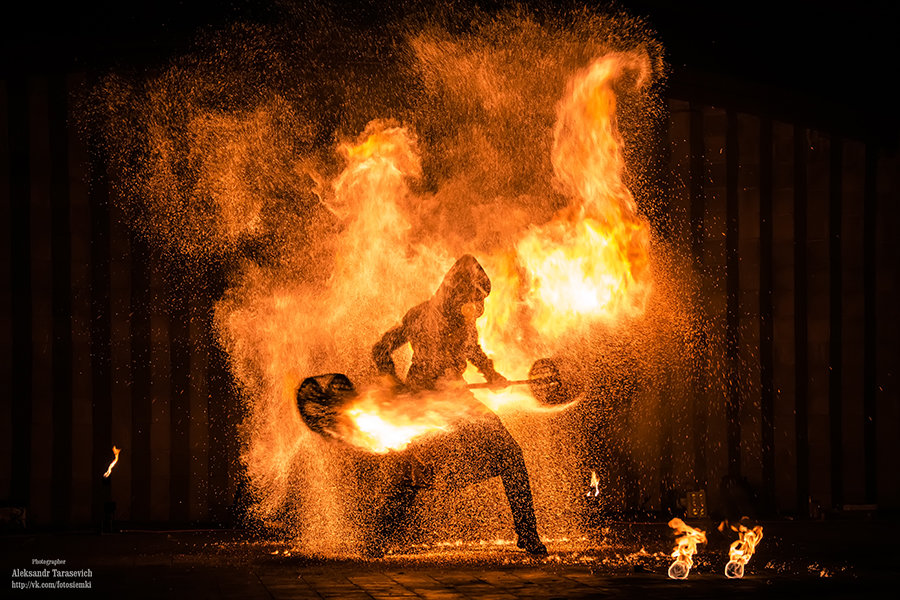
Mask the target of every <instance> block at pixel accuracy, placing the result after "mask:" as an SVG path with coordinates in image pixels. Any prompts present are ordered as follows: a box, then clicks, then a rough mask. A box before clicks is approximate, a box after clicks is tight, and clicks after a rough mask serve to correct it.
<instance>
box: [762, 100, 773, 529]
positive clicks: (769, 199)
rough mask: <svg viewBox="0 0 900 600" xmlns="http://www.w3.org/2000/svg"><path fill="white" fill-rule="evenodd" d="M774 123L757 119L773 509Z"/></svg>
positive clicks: (766, 428) (768, 484) (769, 504)
mask: <svg viewBox="0 0 900 600" xmlns="http://www.w3.org/2000/svg"><path fill="white" fill-rule="evenodd" d="M773 147H774V140H773V126H772V120H771V119H770V118H768V117H763V118H761V119H760V123H759V221H758V227H759V296H758V298H759V319H758V323H759V432H760V437H759V442H760V463H761V464H760V466H761V469H762V492H761V498H762V501H763V507H762V508H763V510H764V511H765V513H767V514H773V513H774V510H775V430H774V426H775V406H774V402H775V389H774V370H775V368H774V362H775V361H774V358H773V347H772V343H773V339H774V308H773V304H774V283H773V280H774V277H773V273H772V269H773V260H772V257H773V252H774V245H775V244H774V235H773V225H772V215H773V213H774V211H773V208H772V204H773V199H774V181H773V170H774V154H773V149H774V148H773Z"/></svg>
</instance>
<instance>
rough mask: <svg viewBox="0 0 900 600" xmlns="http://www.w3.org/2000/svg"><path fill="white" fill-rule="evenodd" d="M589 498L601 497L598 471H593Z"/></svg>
mask: <svg viewBox="0 0 900 600" xmlns="http://www.w3.org/2000/svg"><path fill="white" fill-rule="evenodd" d="M587 495H588V496H599V495H600V479H599V478H598V477H597V471H591V491H589V492H588V493H587Z"/></svg>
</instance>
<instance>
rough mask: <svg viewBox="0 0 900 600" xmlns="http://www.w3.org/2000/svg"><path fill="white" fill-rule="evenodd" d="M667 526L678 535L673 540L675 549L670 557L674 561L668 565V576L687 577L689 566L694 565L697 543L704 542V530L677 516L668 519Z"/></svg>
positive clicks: (689, 570) (674, 577)
mask: <svg viewBox="0 0 900 600" xmlns="http://www.w3.org/2000/svg"><path fill="white" fill-rule="evenodd" d="M669 527H671V528H672V529H674V530H675V534H676V535H678V536H679V537H678V538H677V539H676V540H675V550H673V551H672V558H674V559H675V561H674V562H673V563H672V564H671V565H670V566H669V577H671V578H672V579H687V576H688V574H689V573H690V572H691V567H692V566H694V554H696V552H697V544H705V543H706V532H704V531H703V530H701V529H694V528H693V527H691V526H690V525H688V524H686V523H685V522H684V521H682V520H681V519H679V518H677V517H676V518H674V519H672V520H671V521H669Z"/></svg>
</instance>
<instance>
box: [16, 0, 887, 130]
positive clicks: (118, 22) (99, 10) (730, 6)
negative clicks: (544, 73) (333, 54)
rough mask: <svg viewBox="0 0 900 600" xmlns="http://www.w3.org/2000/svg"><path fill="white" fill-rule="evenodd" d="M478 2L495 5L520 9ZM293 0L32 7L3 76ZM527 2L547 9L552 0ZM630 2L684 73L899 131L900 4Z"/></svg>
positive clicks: (180, 40) (350, 17)
mask: <svg viewBox="0 0 900 600" xmlns="http://www.w3.org/2000/svg"><path fill="white" fill-rule="evenodd" d="M429 1H431V0H426V1H425V2H423V1H421V0H420V1H415V0H392V1H390V2H384V1H379V0H355V2H354V4H353V5H352V8H348V7H347V5H346V3H342V2H338V1H337V0H318V2H317V4H318V5H320V6H324V7H325V9H326V10H329V11H330V12H331V14H333V15H335V18H337V19H340V20H343V21H344V22H345V24H347V25H349V26H351V27H373V28H376V29H377V28H378V27H379V25H380V24H381V23H384V22H387V21H391V20H392V19H397V18H398V17H399V16H401V15H403V14H405V13H406V12H409V11H415V10H422V7H423V6H425V5H427V4H428V2H429ZM443 3H446V2H443ZM471 3H472V2H467V1H466V0H459V1H458V2H456V4H458V5H464V4H465V5H470V4H471ZM475 3H476V4H478V5H480V6H482V7H484V8H486V9H487V10H494V9H496V8H497V7H500V6H503V5H508V4H510V2H504V1H491V0H476V2H475ZM285 4H294V5H295V6H300V7H303V8H302V10H312V9H310V8H308V7H309V6H310V4H311V3H309V2H302V1H299V0H298V1H295V2H293V3H292V2H291V1H290V0H282V1H281V2H273V1H268V2H267V1H262V0H225V1H220V2H215V1H212V0H153V1H147V0H133V1H129V2H126V1H122V0H118V1H115V2H113V1H110V0H98V1H95V2H77V1H76V2H71V3H68V4H67V5H66V6H65V7H64V8H57V7H56V5H55V4H53V3H42V2H31V3H28V4H27V5H26V8H25V11H24V12H22V13H20V14H19V15H17V16H12V17H11V18H10V19H8V20H7V23H6V28H7V31H6V32H4V36H3V44H4V51H3V70H4V72H10V71H15V70H20V69H22V70H24V71H25V72H38V71H41V70H44V69H45V68H47V66H48V65H59V64H61V63H62V64H65V62H66V61H69V64H71V62H73V61H74V62H75V63H76V64H80V65H81V66H82V67H91V66H95V65H103V64H107V63H109V62H111V61H113V60H119V61H121V60H151V61H152V60H156V59H159V58H160V57H164V56H166V55H167V54H170V53H172V52H174V51H177V50H178V49H180V48H184V47H186V45H187V44H188V43H189V42H190V40H191V39H192V38H193V37H194V35H195V33H196V31H197V30H198V29H199V28H201V27H219V26H223V25H224V24H226V23H228V22H229V21H233V20H236V19H242V20H250V21H269V22H271V21H277V20H278V19H279V18H280V15H282V14H283V12H282V8H281V6H282V5H285ZM521 4H524V5H526V6H530V7H534V8H537V9H538V10H546V9H547V2H542V3H541V2H537V1H535V0H525V1H524V2H521ZM585 4H597V3H585V2H580V3H579V2H576V1H565V2H559V1H557V2H555V3H554V6H555V7H557V8H558V7H560V6H584V5H585ZM601 5H602V4H601ZM618 6H620V7H623V8H625V9H626V10H627V11H628V12H630V13H632V14H634V15H638V16H642V17H644V18H645V19H646V20H647V22H648V23H649V24H650V25H651V27H653V28H654V29H655V30H656V31H657V33H658V37H659V39H661V40H662V42H663V44H664V45H665V47H666V52H667V60H668V62H669V63H670V64H671V66H672V68H673V74H674V75H675V76H677V75H678V73H679V72H681V71H682V70H686V71H690V72H695V73H711V74H713V75H715V76H724V77H727V78H729V79H738V80H740V81H742V82H746V83H748V84H751V85H760V86H762V88H763V89H769V88H771V89H773V90H776V91H778V92H782V91H783V92H787V93H789V94H795V95H798V96H799V97H801V98H803V100H804V101H808V102H812V103H815V102H817V101H824V102H827V103H829V104H833V105H835V106H837V107H841V108H846V109H848V110H850V111H852V112H858V113H860V114H864V115H867V118H869V119H872V118H875V119H882V120H884V122H885V123H889V122H891V121H893V125H889V126H896V122H897V120H896V117H895V116H894V115H893V113H894V112H895V108H894V107H895V105H896V104H897V103H896V100H895V96H894V92H893V90H892V88H893V86H894V81H893V80H894V79H895V77H896V72H897V61H896V58H897V57H898V56H900V51H898V41H897V39H898V35H897V32H896V31H895V30H896V28H897V26H898V24H900V18H898V16H900V9H898V8H897V7H896V6H895V3H889V2H880V3H872V2H853V3H850V2H848V3H846V4H843V5H841V3H835V2H811V1H799V0H783V1H781V2H777V1H773V0H758V1H753V2H751V1H740V2H723V1H722V0H718V1H715V2H713V1H710V0H702V1H697V2H671V1H664V0H620V2H618Z"/></svg>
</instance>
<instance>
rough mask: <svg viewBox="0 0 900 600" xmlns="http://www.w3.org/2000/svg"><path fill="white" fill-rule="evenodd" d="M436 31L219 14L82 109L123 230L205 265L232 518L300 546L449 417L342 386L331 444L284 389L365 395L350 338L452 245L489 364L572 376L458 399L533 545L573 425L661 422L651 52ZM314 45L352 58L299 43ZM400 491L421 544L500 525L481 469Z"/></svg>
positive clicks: (643, 44)
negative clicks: (476, 297) (557, 398)
mask: <svg viewBox="0 0 900 600" xmlns="http://www.w3.org/2000/svg"><path fill="white" fill-rule="evenodd" d="M289 17H290V15H289ZM456 18H457V19H460V20H461V22H463V21H464V22H465V23H467V25H466V27H464V28H458V27H449V26H447V22H446V18H445V19H444V20H443V21H442V20H441V19H434V20H431V21H428V20H427V19H426V20H425V21H424V22H423V21H422V20H421V19H418V20H417V19H413V18H410V24H409V25H403V26H401V27H399V29H398V30H399V31H402V35H400V36H399V37H397V38H395V39H394V40H393V41H392V43H391V44H384V43H382V40H379V39H375V38H372V37H367V36H369V35H371V36H375V34H366V35H359V34H358V33H356V32H353V31H348V30H346V29H344V28H343V27H344V26H343V25H341V24H339V23H335V22H332V21H329V20H327V19H324V20H314V21H310V20H308V19H307V20H304V18H302V17H300V16H299V15H293V17H290V18H288V17H286V18H285V20H284V24H283V25H282V26H278V27H270V26H266V27H263V26H257V25H246V24H240V25H235V26H233V27H232V28H230V29H228V30H226V31H223V32H219V33H208V34H205V36H204V37H203V38H201V39H200V41H199V42H198V44H197V48H196V50H195V51H194V53H192V54H190V55H188V56H185V57H182V58H177V59H174V60H173V61H172V63H171V64H170V65H168V66H167V67H166V68H163V69H161V70H159V72H157V73H156V74H154V75H148V76H145V77H144V78H142V79H140V80H137V81H135V80H132V79H128V78H127V77H124V76H121V75H116V74H113V75H111V76H109V77H108V78H106V79H105V80H104V81H103V82H101V84H100V85H98V86H97V88H96V89H95V91H94V93H93V95H92V96H91V99H90V100H91V102H90V103H88V106H89V108H88V109H86V111H87V118H86V120H87V121H88V122H90V123H91V124H92V125H96V126H98V129H99V131H100V132H101V133H100V139H99V141H100V142H101V143H103V144H105V148H106V150H107V153H108V156H109V158H110V166H111V168H112V172H113V173H115V174H116V178H115V180H116V181H117V182H118V184H119V197H120V198H121V200H122V203H123V204H122V208H123V210H124V214H125V215H126V217H127V218H128V219H129V220H130V222H131V224H132V225H133V226H134V227H135V228H136V229H137V230H138V231H139V232H140V233H141V234H142V235H144V237H145V239H147V240H148V241H150V242H151V243H152V244H153V245H154V246H155V247H157V248H159V249H160V250H161V251H162V252H163V253H168V254H170V255H174V256H179V257H181V259H182V260H184V261H186V262H187V263H188V264H189V265H191V266H192V268H195V269H194V270H196V267H197V266H198V265H204V264H207V263H208V262H212V263H214V264H218V265H224V267H222V268H224V269H225V271H226V273H227V284H226V286H225V289H224V293H222V294H221V296H220V297H217V298H216V302H215V309H214V311H215V318H214V320H215V330H216V333H217V335H218V340H219V343H220V344H221V346H222V347H223V348H224V349H225V351H226V353H227V358H228V366H229V368H230V370H231V373H232V374H233V376H234V379H235V381H236V382H237V385H238V388H239V390H240V393H241V397H242V398H243V400H244V403H245V407H244V408H245V410H244V413H245V417H244V419H243V423H242V424H241V427H240V430H239V432H240V436H241V440H240V441H241V448H242V453H241V457H240V461H241V468H242V470H243V471H244V472H245V473H246V476H247V480H248V482H249V492H248V493H249V494H250V496H251V498H252V507H251V517H252V518H254V519H255V520H256V521H257V522H260V523H265V524H267V525H268V526H277V527H281V528H283V529H285V530H286V531H287V532H289V533H290V534H291V535H293V536H295V537H296V539H297V541H298V543H299V544H301V545H303V547H305V548H307V549H308V550H309V551H312V552H316V553H319V554H324V555H346V554H347V553H353V552H355V551H356V550H357V549H358V548H359V545H360V544H361V543H362V542H363V541H364V540H362V539H361V537H364V536H365V535H367V534H366V531H368V529H367V527H366V526H365V520H366V515H367V514H369V513H370V512H371V508H372V506H373V504H372V503H373V502H374V501H375V500H374V499H377V498H379V497H383V495H384V493H385V491H386V486H387V485H389V481H388V479H387V478H386V477H385V476H384V471H385V468H386V467H385V464H386V462H385V461H390V460H392V458H391V457H392V456H393V454H394V453H396V452H397V451H401V450H403V449H404V448H407V446H408V445H409V443H410V441H411V440H413V439H416V438H418V437H420V436H428V435H431V434H435V435H439V434H440V433H441V432H443V431H445V430H446V428H447V427H448V423H449V422H450V421H452V419H454V418H460V416H464V415H460V414H459V408H458V406H455V405H454V403H453V402H452V401H448V400H447V398H446V397H445V396H443V395H437V396H436V397H435V398H432V399H424V400H423V399H421V398H420V399H418V405H417V407H416V408H415V409H413V408H412V406H411V405H410V406H403V404H402V401H398V400H396V399H391V402H386V401H385V399H384V398H382V397H380V396H379V395H378V393H377V392H372V393H368V392H366V393H364V394H362V395H361V396H360V397H359V398H358V400H357V401H356V403H355V404H354V405H353V406H351V407H348V408H347V411H346V413H345V416H347V417H348V418H350V419H351V421H352V423H353V424H354V425H353V431H351V432H348V433H347V434H346V436H345V437H346V438H352V443H350V444H346V445H341V444H334V443H331V442H329V441H328V440H325V439H323V438H322V437H320V436H318V435H316V434H314V433H312V432H311V431H310V430H309V429H307V428H306V427H305V426H304V425H303V423H302V421H301V419H300V417H299V415H298V413H297V409H296V404H295V399H294V392H295V390H296V389H297V386H298V384H299V382H300V381H301V380H302V379H303V378H304V377H306V376H308V375H312V374H318V373H334V372H341V373H346V374H347V375H348V376H349V377H350V378H351V380H353V381H354V382H355V383H357V384H358V386H360V387H361V389H366V390H368V389H372V388H370V387H367V386H369V384H371V383H372V382H373V380H374V375H375V373H374V369H373V365H372V363H371V358H370V353H371V347H372V344H373V343H374V342H375V341H377V340H378V339H379V337H380V335H381V334H382V333H383V332H384V331H386V330H387V329H388V328H390V327H391V326H393V325H394V324H396V323H397V322H398V320H399V319H400V318H401V317H402V316H403V314H404V313H405V311H406V310H407V309H408V308H410V307H411V306H413V305H415V304H418V303H420V302H422V301H423V300H425V299H427V298H428V297H429V296H430V295H431V294H432V293H433V292H434V291H435V289H436V288H437V286H438V285H439V283H440V281H441V278H442V277H443V274H444V273H445V272H446V270H447V268H448V267H449V266H450V265H452V264H453V261H454V260H455V258H456V257H458V256H460V255H461V254H463V253H472V254H474V255H475V256H476V257H477V258H478V260H479V261H480V262H481V263H482V264H483V265H484V267H485V269H486V271H487V272H488V275H489V276H490V277H491V280H492V283H493V289H492V292H491V294H490V296H489V297H488V298H487V302H486V306H485V313H484V315H483V317H482V318H481V319H480V320H479V322H478V326H479V333H480V336H481V344H482V346H483V348H484V349H485V350H486V352H487V353H488V354H489V355H490V356H491V357H492V358H493V359H494V361H495V366H496V367H497V369H498V370H499V371H500V372H501V373H503V374H504V375H506V376H507V377H509V378H510V379H513V378H524V377H527V373H528V370H529V367H530V366H531V365H532V363H533V362H534V361H535V360H536V359H538V358H542V357H547V356H552V357H554V358H557V359H558V360H559V363H560V364H561V365H563V367H562V371H564V372H563V373H562V376H563V377H565V378H568V379H569V380H571V381H573V382H575V383H577V384H579V385H578V388H579V389H580V390H582V400H581V402H580V403H576V404H575V405H572V406H567V407H566V408H565V409H553V410H548V409H545V408H544V407H541V406H539V405H538V403H537V402H536V401H535V399H534V398H533V397H532V396H531V395H530V394H529V393H528V391H527V389H525V388H521V387H520V388H508V389H506V390H502V391H490V390H483V391H478V392H476V396H477V398H478V399H479V400H481V402H482V403H483V404H484V405H485V406H487V407H489V408H490V409H491V410H494V411H495V412H497V413H498V415H499V416H500V417H501V419H502V420H503V423H504V425H505V426H506V427H507V428H508V429H509V431H510V432H511V433H512V435H513V436H514V437H515V438H516V440H517V441H518V443H519V445H520V446H521V447H522V450H523V453H524V456H525V460H526V463H527V465H528V469H529V473H530V476H531V484H532V488H533V490H534V496H535V505H536V513H537V519H538V523H539V524H540V528H541V530H542V532H546V533H547V534H548V535H557V536H559V537H562V536H570V537H571V536H575V535H577V534H578V533H579V532H578V529H579V527H580V525H579V523H580V519H579V515H578V514H577V511H576V509H575V508H573V503H572V502H571V499H572V498H574V497H577V496H581V495H583V493H584V492H583V488H582V487H581V486H582V485H583V482H582V480H581V479H580V478H579V477H577V476H576V475H575V474H576V473H578V472H580V471H579V469H580V466H579V465H580V464H582V463H581V460H582V457H583V456H585V455H588V454H590V453H592V452H595V451H596V450H595V449H594V448H595V447H596V446H598V445H599V442H600V440H598V439H597V438H596V432H598V431H608V432H609V435H608V438H606V441H605V442H604V445H605V446H604V447H608V448H609V447H615V448H617V452H619V453H620V454H627V455H628V456H629V459H628V460H630V461H633V462H634V463H635V464H639V465H642V468H645V469H648V470H649V469H655V468H657V467H656V463H657V462H658V461H657V459H656V457H657V456H658V453H657V450H656V447H657V445H658V431H659V430H660V423H662V422H671V423H674V422H675V421H676V420H677V419H680V418H683V415H685V414H688V411H684V410H681V409H680V408H679V402H683V401H686V400H682V399H686V398H688V397H689V393H688V392H689V389H688V388H689V382H688V381H687V380H688V378H686V377H677V376H673V375H672V373H673V372H675V371H678V370H679V369H682V370H683V372H687V363H688V362H689V358H685V357H686V356H687V355H689V354H690V348H689V346H690V343H691V342H690V339H691V334H690V331H691V328H692V327H693V326H694V324H693V322H692V321H691V319H692V318H693V317H692V316H691V311H690V310H689V309H688V308H687V305H686V303H685V298H686V296H687V294H686V293H684V292H683V291H682V290H681V288H680V286H681V285H683V283H682V282H684V281H685V279H686V278H685V277H684V276H683V275H682V274H680V273H679V269H680V267H679V266H678V265H679V264H680V263H678V260H677V259H676V258H674V257H675V254H673V253H672V252H670V251H669V250H668V249H667V247H666V245H665V244H663V243H661V242H660V240H658V239H656V238H655V237H654V234H653V230H652V227H651V223H650V220H649V219H648V217H647V216H646V215H647V214H648V212H652V210H653V204H654V202H655V201H656V200H657V198H656V196H655V195H654V192H655V189H654V187H653V185H652V184H651V182H650V180H649V176H648V172H647V169H646V168H645V167H646V163H647V161H646V156H645V155H644V154H642V152H645V149H648V148H654V141H653V138H652V131H653V123H654V122H656V120H658V119H659V118H660V116H661V112H660V109H659V106H660V105H659V102H658V98H657V97H656V95H655V93H654V89H655V87H654V86H655V85H656V84H657V83H658V82H659V80H660V78H661V74H662V72H663V65H662V61H661V56H662V51H661V47H660V46H659V44H658V43H657V42H655V41H654V40H653V39H652V38H651V37H650V36H649V35H648V34H647V33H646V31H645V29H644V28H643V26H642V25H641V24H640V23H639V22H638V21H636V20H634V19H632V18H629V17H624V16H613V17H610V16H589V15H587V14H581V15H579V16H575V17H572V18H568V19H561V20H558V21H554V20H552V19H538V18H536V17H533V16H529V15H527V14H525V13H523V12H522V11H518V12H510V13H500V14H497V15H491V16H489V15H484V14H478V15H457V17H456ZM450 20H452V19H450ZM313 23H314V24H313ZM412 23H415V25H412ZM384 47H392V48H395V50H393V51H392V53H389V54H388V55H385V54H384V53H383V52H381V51H380V50H377V49H379V48H384ZM335 49H340V50H341V52H339V53H338V54H341V55H353V56H359V57H370V58H371V59H372V60H370V61H368V62H367V61H366V60H359V61H350V62H347V61H334V62H329V61H328V60H325V58H322V57H329V56H334V55H335ZM303 57H319V58H321V60H320V59H319V58H317V59H316V60H305V59H304V58H303ZM358 65H366V69H361V68H358ZM398 90H405V94H406V95H402V96H401V95H400V94H398ZM685 349H687V350H688V351H687V352H686V351H685ZM404 351H405V352H406V353H407V354H406V355H405V357H404V356H400V355H401V354H403V352H404ZM395 360H396V361H397V363H398V366H400V367H401V369H402V368H403V365H404V362H405V363H406V364H407V365H408V361H409V355H408V350H401V351H399V352H398V353H397V355H396V356H395ZM467 378H469V379H472V375H471V374H467ZM660 378H662V379H660ZM636 382H641V384H640V385H639V386H638V385H636ZM660 389H665V390H666V393H665V398H664V399H663V398H661V397H660V396H659V394H658V390H660ZM613 397H617V398H619V401H617V402H611V400H612V398H613ZM626 406H627V407H630V408H629V409H628V410H629V411H630V415H631V416H630V417H629V418H625V417H624V414H623V413H622V410H624V409H623V408H622V407H626ZM672 426H674V425H672ZM215 434H217V435H234V433H232V432H215ZM354 436H355V437H354ZM607 442H608V443H607ZM593 489H594V490H599V483H598V484H597V486H596V487H594V488H593ZM230 492H231V490H223V493H230ZM595 493H599V491H596V492H595ZM421 505H422V506H421V507H420V508H419V509H418V512H417V515H416V517H417V521H418V522H419V523H420V524H421V526H420V530H421V531H420V535H424V536H425V537H426V538H429V536H430V539H432V541H433V540H434V539H444V538H450V539H493V538H498V537H504V536H505V537H509V534H510V523H509V517H508V513H507V512H505V511H506V509H505V505H506V502H505V498H504V496H503V491H502V487H501V486H500V483H499V482H498V481H497V480H496V479H492V480H488V481H486V482H484V483H482V484H479V485H477V486H474V487H469V488H465V489H462V490H453V491H452V492H451V490H448V489H445V488H443V487H442V485H441V481H440V478H438V480H437V482H436V484H435V486H434V488H433V489H431V490H428V491H427V492H426V493H425V497H424V499H423V501H422V502H421ZM422 532H424V533H422Z"/></svg>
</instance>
